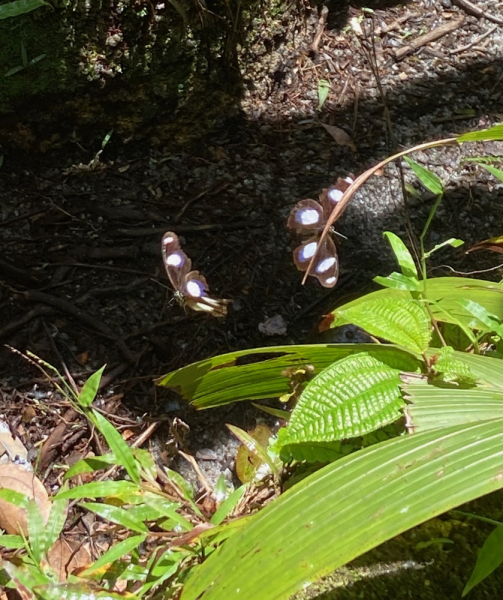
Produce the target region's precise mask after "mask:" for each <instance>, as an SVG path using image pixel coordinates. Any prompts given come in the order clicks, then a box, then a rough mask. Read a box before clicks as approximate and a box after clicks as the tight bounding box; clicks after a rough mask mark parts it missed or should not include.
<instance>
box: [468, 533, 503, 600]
mask: <svg viewBox="0 0 503 600" xmlns="http://www.w3.org/2000/svg"><path fill="white" fill-rule="evenodd" d="M502 562H503V525H500V526H499V527H496V529H495V530H494V531H493V532H492V533H490V534H489V536H488V538H487V539H486V541H485V542H484V545H483V546H482V548H481V549H480V552H479V554H478V556H477V562H476V563H475V568H474V569H473V573H472V574H471V576H470V579H469V580H468V583H467V584H466V586H465V589H464V590H463V596H466V594H468V592H469V591H470V590H471V589H472V588H474V587H475V586H476V585H477V584H478V583H480V582H481V581H482V580H483V579H485V578H486V577H488V576H489V575H490V574H491V573H492V572H493V571H494V570H495V569H497V568H498V567H499V566H500V564H501V563H502Z"/></svg>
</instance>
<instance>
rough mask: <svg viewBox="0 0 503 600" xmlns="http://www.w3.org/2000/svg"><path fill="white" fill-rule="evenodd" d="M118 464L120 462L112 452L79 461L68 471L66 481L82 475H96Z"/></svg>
mask: <svg viewBox="0 0 503 600" xmlns="http://www.w3.org/2000/svg"><path fill="white" fill-rule="evenodd" d="M117 464H118V462H117V459H116V458H115V454H112V453H111V452H110V453H109V454H105V455H103V456H95V457H92V458H84V459H82V460H79V461H77V462H76V463H75V464H74V465H72V466H71V467H70V468H69V469H68V471H67V472H66V473H65V476H64V479H65V480H67V479H71V478H72V477H75V476H76V475H81V474H82V473H94V472H95V471H99V470H100V469H106V468H108V467H111V466H114V465H117Z"/></svg>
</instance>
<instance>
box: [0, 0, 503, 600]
mask: <svg viewBox="0 0 503 600" xmlns="http://www.w3.org/2000/svg"><path fill="white" fill-rule="evenodd" d="M327 6H328V11H324V10H322V8H321V7H319V8H313V7H310V8H309V7H306V10H305V11H304V12H303V15H304V16H303V18H300V17H298V18H294V16H295V14H296V13H295V12H294V11H293V10H290V12H289V10H287V9H286V10H285V13H283V14H279V15H276V16H270V17H269V18H268V19H266V20H265V21H264V23H263V24H262V25H261V26H260V27H259V28H258V29H257V31H256V32H255V38H253V39H250V43H249V46H248V47H247V48H246V49H244V50H243V56H242V61H243V84H244V94H243V99H242V112H241V115H240V116H239V117H233V118H232V119H231V120H229V121H227V122H225V124H224V125H222V126H221V127H219V128H218V129H216V130H215V131H213V132H212V133H211V134H207V135H205V136H204V137H203V138H202V139H200V140H199V141H198V142H197V143H193V144H191V145H190V146H188V147H179V148H173V147H169V148H165V147H164V146H163V145H159V144H158V143H157V142H156V140H155V139H148V140H144V142H143V143H135V144H131V143H129V144H128V143H127V140H123V139H120V138H119V137H118V136H116V135H115V134H112V136H111V138H110V140H109V141H108V143H107V144H106V146H105V148H104V149H103V152H102V153H101V154H99V155H98V154H97V153H98V151H99V150H100V149H101V144H102V140H103V139H104V138H105V135H106V134H107V131H103V137H102V138H101V139H97V140H95V142H94V144H91V143H89V142H88V143H86V145H85V147H84V146H83V145H81V144H80V143H78V140H79V136H78V133H79V132H78V124H77V125H76V132H77V134H76V139H73V140H71V139H69V140H68V143H67V144H66V146H65V147H64V148H63V149H59V150H57V151H47V152H45V153H42V152H40V153H37V154H36V155H34V154H24V153H22V152H21V151H20V150H19V148H14V147H13V148H4V150H5V159H4V163H3V166H2V170H1V172H0V176H1V182H0V341H1V342H2V347H1V348H0V414H1V417H2V418H3V419H4V420H6V421H7V422H9V424H10V425H11V427H12V429H13V430H14V431H16V432H17V434H18V435H19V436H20V438H21V439H22V441H23V443H24V444H25V446H26V447H27V448H28V449H29V450H30V452H31V456H32V458H34V457H35V456H36V455H37V452H38V451H39V450H40V448H41V447H43V445H44V442H45V441H46V440H47V438H48V436H49V434H50V433H51V432H52V431H53V430H54V428H55V427H56V426H57V425H58V424H60V423H61V415H62V414H64V412H65V410H66V409H67V407H66V406H65V403H64V401H63V400H62V399H61V398H60V397H59V396H58V395H57V394H56V393H55V390H54V387H53V386H52V385H51V384H50V383H48V382H47V381H46V380H45V379H44V378H43V377H42V376H41V375H40V373H39V372H38V371H37V370H36V369H35V368H34V367H33V365H31V364H30V363H29V362H27V361H26V360H25V359H24V358H23V357H21V356H20V355H19V354H17V353H15V352H14V351H13V350H12V348H14V349H17V350H18V351H20V352H25V351H26V350H29V351H31V352H33V353H35V354H36V355H37V356H39V357H41V358H43V360H45V361H47V362H49V363H50V364H52V365H54V366H55V367H56V368H57V369H58V370H60V371H61V372H65V371H66V370H68V372H69V373H70V374H71V375H72V377H73V378H74V379H75V381H76V382H77V383H78V384H80V385H81V384H82V383H83V382H84V381H85V379H86V378H87V377H88V376H89V374H90V373H92V372H94V371H95V370H96V369H98V368H100V367H101V366H102V365H104V364H106V365H107V371H106V374H107V380H106V382H105V385H104V386H103V387H102V390H101V397H100V400H99V402H100V405H101V407H102V408H103V409H104V411H105V414H108V415H109V416H110V418H111V419H112V421H113V422H114V423H115V424H116V426H118V427H119V429H121V430H122V431H124V430H126V429H127V430H129V431H131V432H132V435H133V439H134V436H137V435H139V434H140V432H141V431H143V430H144V429H145V428H146V427H147V426H148V424H149V423H150V422H151V421H152V420H154V421H155V420H159V421H161V425H160V427H159V428H158V429H157V432H156V433H155V434H154V435H153V436H152V437H151V439H150V440H149V441H148V443H147V447H148V445H149V444H150V447H151V448H152V449H154V450H155V451H156V453H157V455H158V456H159V459H160V460H164V461H167V462H169V463H170V464H171V461H172V456H173V452H172V449H173V436H172V433H173V427H176V426H177V425H176V424H174V419H175V418H176V419H177V421H176V423H180V420H181V421H183V422H184V423H186V424H187V427H185V425H183V426H182V428H183V431H184V432H185V437H184V449H185V450H186V451H188V452H190V453H191V454H194V455H195V456H196V458H198V460H199V462H200V464H201V467H202V468H203V470H204V472H205V474H206V476H207V477H208V478H209V479H210V480H211V481H214V479H215V478H216V476H218V474H219V473H220V472H224V473H225V474H226V476H227V477H228V478H229V479H232V478H233V458H234V453H235V449H236V446H237V442H235V441H234V440H232V439H231V438H230V437H229V434H228V433H227V430H226V429H225V425H224V424H225V423H226V422H232V423H234V424H236V425H238V426H240V427H245V428H247V427H250V426H252V425H253V424H254V423H255V421H256V418H257V415H256V412H255V411H254V409H253V408H250V407H249V406H247V405H246V404H245V403H243V404H240V405H237V406H230V407H225V408H223V409H219V410H218V411H206V412H203V413H200V414H195V412H194V411H192V410H191V409H190V408H189V407H187V406H184V405H183V404H182V402H181V401H180V400H179V399H177V398H176V397H173V396H170V395H168V394H167V393H166V392H165V391H164V390H162V389H157V388H155V386H154V385H153V379H154V378H155V377H158V376H160V375H163V374H165V373H167V372H169V371H171V370H173V369H176V368H179V367H181V366H183V365H186V364H189V363H191V362H194V361H197V360H199V359H202V358H205V357H208V356H210V355H214V354H218V353H224V352H228V351H232V350H236V349H244V348H253V347H262V346H269V345H275V344H285V343H302V342H304V341H305V340H306V339H307V338H308V337H309V336H311V337H310V339H315V338H313V337H312V336H313V330H314V331H315V329H316V323H317V322H318V320H319V319H320V317H321V316H322V315H323V314H324V313H325V312H327V310H329V309H331V308H333V307H334V306H335V305H336V304H337V303H339V302H342V301H344V300H346V299H348V298H349V297H351V296H352V295H354V294H362V293H364V292H366V291H369V290H371V289H374V288H375V285H374V284H373V283H372V278H373V277H374V276H375V275H377V274H382V275H386V274H388V273H389V272H390V271H391V270H393V269H394V261H393V258H392V256H391V252H390V251H389V249H388V248H387V247H386V244H385V242H384V241H383V239H382V232H383V231H385V230H391V231H394V232H395V233H397V234H399V235H400V236H401V237H402V238H403V239H404V241H406V243H407V244H409V245H410V243H411V240H413V241H417V237H415V236H417V235H418V233H419V232H420V231H421V229H422V227H423V225H424V222H425V220H426V218H427V215H428V212H429V209H430V208H431V205H432V201H433V198H432V197H431V196H430V195H428V194H427V193H425V192H424V191H423V190H421V188H420V186H419V185H418V184H417V182H414V178H413V177H412V176H411V174H410V172H408V171H407V170H405V171H404V178H405V182H406V183H410V184H411V185H414V186H415V188H416V189H417V190H418V191H419V192H420V194H419V197H414V196H409V198H408V200H407V202H404V199H403V195H402V186H401V181H400V177H401V175H400V170H399V168H398V166H396V165H394V166H391V167H390V168H388V169H386V170H385V171H384V172H383V173H381V174H380V175H379V176H377V177H374V178H373V179H372V180H371V181H369V183H368V184H367V185H365V187H364V188H363V189H362V190H360V191H359V192H358V194H357V195H356V197H355V198H354V199H353V200H352V202H351V204H350V206H349V208H348V209H347V211H346V213H345V214H344V216H343V217H342V218H341V219H340V221H339V222H338V224H337V228H338V230H339V231H340V232H341V233H342V234H343V235H344V236H345V237H346V238H347V239H343V240H342V242H341V243H340V245H339V256H340V261H341V276H340V280H339V283H338V284H337V286H336V287H335V288H334V289H333V290H328V291H327V290H326V289H323V288H321V287H320V286H319V285H318V284H317V283H316V282H315V283H313V282H311V281H309V282H308V283H307V284H306V285H304V286H303V285H301V276H300V275H299V273H298V272H297V271H296V269H295V266H294V265H293V262H292V250H293V249H294V248H295V246H296V242H297V240H296V238H295V236H293V235H292V234H291V233H290V232H288V231H287V229H286V226H285V225H286V219H287V217H288V214H289V212H290V210H291V208H292V207H293V205H294V204H295V203H296V202H297V201H298V200H300V199H302V198H308V197H314V198H316V197H317V195H318V194H319V193H320V191H321V189H322V188H323V187H327V186H328V185H330V184H331V183H333V182H334V181H335V179H336V178H337V177H341V176H342V177H344V176H346V175H348V174H349V173H353V174H356V175H357V174H360V173H361V172H363V171H364V170H365V169H366V168H368V167H369V166H371V165H373V164H375V163H376V162H377V161H379V160H381V159H383V158H385V157H386V156H388V155H390V154H393V152H394V151H398V150H402V149H404V148H407V147H410V146H413V145H416V144H420V143H422V142H426V141H431V140H435V139H441V138H448V137H451V136H453V135H456V134H458V133H461V132H465V131H468V130H471V129H481V128H485V127H489V126H491V125H493V124H494V123H497V122H499V121H500V120H501V112H502V110H503V86H502V81H503V63H502V50H503V34H502V31H503V29H502V26H503V3H501V2H496V1H495V0H494V1H493V0H486V1H481V2H477V3H476V6H475V5H474V4H470V3H468V2H466V1H465V0H458V1H454V0H441V1H439V0H438V1H437V0H435V1H430V0H419V1H417V2H404V3H400V4H398V3H396V2H381V3H379V2H374V3H372V2H368V3H359V2H355V3H354V4H352V5H350V6H347V5H346V4H345V3H338V2H332V3H329V4H328V5H327ZM363 6H366V7H369V6H371V7H372V8H373V12H370V11H367V12H365V11H363V10H362V7H363ZM436 35H437V36H438V37H437V39H435V36H436ZM425 36H426V37H425ZM320 80H326V81H328V83H329V85H330V89H329V93H328V97H327V99H326V101H325V103H324V105H323V107H322V108H321V110H318V88H319V81H320ZM322 124H326V125H335V126H336V127H338V128H341V129H343V130H344V131H345V132H346V134H347V136H348V137H347V138H346V139H345V140H344V141H345V144H344V145H340V139H339V140H338V141H339V143H338V141H336V140H335V139H334V137H332V136H331V135H330V133H329V132H328V131H327V130H326V129H325V128H324V127H323V126H322ZM197 126H198V124H197V122H195V123H194V128H196V129H197ZM482 154H484V155H485V154H489V155H493V156H497V155H501V154H503V152H502V151H501V145H500V144H497V143H489V144H486V145H484V146H482V145H477V144H470V145H468V144H467V145H465V146H463V147H452V146H451V147H446V148H440V149H437V150H435V151H431V152H428V153H419V154H417V155H415V159H416V160H418V161H419V162H421V163H422V164H424V165H425V166H428V167H430V168H432V169H433V170H434V171H435V172H436V173H437V174H438V175H439V176H440V177H441V178H442V180H443V181H444V182H446V189H447V192H446V197H445V200H444V202H443V204H442V206H441V208H440V210H439V211H438V213H437V216H436V217H435V219H434V220H433V223H432V227H431V232H430V235H429V239H428V244H427V245H428V247H431V246H433V245H435V244H436V243H438V242H440V241H442V240H444V239H446V238H449V237H459V238H461V239H463V240H465V242H466V244H465V248H467V247H469V246H470V245H471V244H473V243H474V242H476V241H478V240H481V239H486V238H489V237H491V236H495V235H499V234H501V215H502V213H503V195H502V193H501V184H499V183H497V181H496V180H495V179H494V178H493V177H491V176H490V175H489V174H488V173H487V172H485V171H484V170H483V169H481V168H478V167H475V166H474V165H473V164H470V163H469V162H466V161H464V160H463V159H464V158H466V157H470V156H472V157H473V156H478V155H482ZM169 230H171V231H175V232H177V233H178V234H179V235H180V236H181V240H182V244H183V248H184V250H185V251H186V252H187V254H188V255H189V256H190V257H191V258H192V261H193V263H194V265H195V268H197V269H199V270H200V271H201V272H202V273H204V275H205V276H206V278H207V280H208V282H209V285H210V290H211V293H212V294H213V295H215V296H216V297H221V298H229V299H232V303H231V304H230V307H229V314H228V316H227V317H226V318H225V319H217V318H213V317H211V316H205V315H201V314H195V313H192V312H184V310H183V309H182V308H181V307H179V306H178V305H177V304H176V303H174V302H173V301H172V291H171V290H170V289H169V284H168V280H167V276H166V273H165V270H164V268H163V264H162V260H161V246H160V240H161V237H162V235H163V233H164V232H166V231H169ZM500 262H501V261H500V260H499V258H498V255H491V256H489V255H486V254H481V253H473V254H468V255H465V254H464V252H463V249H461V250H453V249H448V250H445V252H441V253H438V254H437V255H435V258H434V261H433V262H432V264H431V265H430V267H431V274H432V275H442V274H449V273H451V269H455V270H456V271H457V272H463V273H474V272H477V271H480V270H483V269H488V268H492V267H497V266H498V265H499V263H500ZM446 265H447V266H446ZM479 276H483V277H487V278H491V279H495V280H498V279H499V278H500V277H501V269H499V268H496V269H493V270H492V271H490V272H488V273H486V274H482V275H479ZM276 315H281V316H282V317H283V319H284V321H285V323H286V329H285V331H284V333H282V334H281V335H266V334H265V333H264V332H263V329H264V328H263V327H261V328H259V325H260V324H262V323H264V322H265V321H266V320H267V319H268V318H271V317H274V316H276ZM333 339H334V340H336V341H347V340H348V339H350V338H348V337H347V335H346V334H345V333H344V332H342V333H339V337H337V338H333ZM82 425H83V424H82V423H80V426H74V425H71V424H68V426H67V427H66V428H63V429H61V430H60V438H59V440H57V442H58V443H57V445H56V448H54V449H53V452H52V453H51V454H50V455H49V456H45V462H44V464H43V465H42V466H43V467H44V469H45V471H42V473H45V476H46V477H47V482H48V483H51V482H53V481H55V479H54V477H55V476H54V473H53V472H52V471H51V467H52V466H53V465H54V464H55V463H58V462H59V463H65V462H67V463H71V462H74V461H75V460H77V459H78V458H79V457H81V456H82V455H83V454H85V452H86V451H87V450H88V448H89V447H90V446H91V447H92V445H93V443H94V442H93V441H92V439H91V436H90V435H89V432H88V431H87V429H86V428H85V427H83V426H82ZM178 427H180V425H178ZM186 474H187V476H188V477H191V478H192V479H193V480H194V481H196V477H195V475H194V474H193V473H192V474H190V469H189V468H188V469H187V470H186ZM459 585H460V586H461V587H460V589H462V583H460V584H459ZM435 589H436V588H435ZM481 589H482V588H481ZM446 593H447V592H446ZM437 594H438V590H437ZM477 594H479V595H477ZM458 596H459V593H458V591H456V594H454V595H452V596H448V595H441V594H440V595H437V596H436V597H437V598H449V597H458ZM337 597H339V596H337ZM341 597H342V596H341ZM360 597H363V596H360ZM365 597H369V598H370V597H371V596H365ZM381 597H384V596H381ZM394 597H395V598H409V597H410V598H416V597H426V596H416V595H400V594H397V595H395V596H394ZM473 597H474V598H486V597H495V596H488V595H483V594H482V592H478V591H477V590H475V591H474V592H473Z"/></svg>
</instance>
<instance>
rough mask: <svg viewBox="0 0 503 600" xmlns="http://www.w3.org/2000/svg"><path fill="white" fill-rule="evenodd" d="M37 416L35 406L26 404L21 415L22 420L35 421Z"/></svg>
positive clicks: (25, 421) (24, 421) (26, 421)
mask: <svg viewBox="0 0 503 600" xmlns="http://www.w3.org/2000/svg"><path fill="white" fill-rule="evenodd" d="M36 416H37V411H36V410H35V409H34V408H33V406H25V407H24V410H23V414H22V416H21V421H23V423H29V422H30V421H33V419H34V418H35V417H36Z"/></svg>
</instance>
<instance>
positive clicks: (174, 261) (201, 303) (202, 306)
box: [161, 231, 230, 317]
mask: <svg viewBox="0 0 503 600" xmlns="http://www.w3.org/2000/svg"><path fill="white" fill-rule="evenodd" d="M161 246H162V258H163V261H164V266H165V267H166V272H167V273H168V277H169V280H170V281H171V285H172V286H173V288H174V290H175V291H174V296H175V298H176V300H177V302H178V303H179V304H180V305H181V306H184V307H185V306H188V307H189V308H191V309H192V310H195V311H201V312H207V313H209V314H211V315H213V316H214V317H224V316H225V315H226V314H227V304H229V302H230V300H224V299H216V298H211V297H210V296H209V295H208V291H209V290H208V284H207V282H206V279H205V278H204V276H203V275H201V274H200V273H199V271H192V270H191V269H192V261H191V260H190V258H189V257H188V256H187V255H186V254H185V252H184V251H183V250H182V249H181V247H180V240H179V239H178V236H177V235H176V233H173V232H171V231H168V232H167V233H165V234H164V236H163V238H162V242H161Z"/></svg>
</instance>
